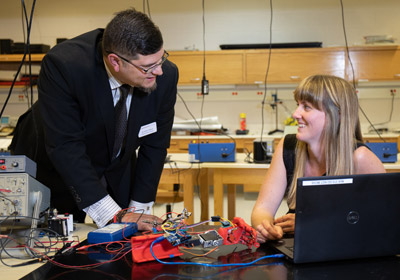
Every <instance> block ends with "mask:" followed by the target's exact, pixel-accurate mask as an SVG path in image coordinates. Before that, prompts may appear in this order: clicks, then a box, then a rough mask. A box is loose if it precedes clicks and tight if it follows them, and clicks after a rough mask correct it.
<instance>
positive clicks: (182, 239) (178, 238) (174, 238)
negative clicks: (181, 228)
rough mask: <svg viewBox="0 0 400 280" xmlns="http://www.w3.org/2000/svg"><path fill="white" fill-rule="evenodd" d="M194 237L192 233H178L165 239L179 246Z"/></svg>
mask: <svg viewBox="0 0 400 280" xmlns="http://www.w3.org/2000/svg"><path fill="white" fill-rule="evenodd" d="M191 238H192V237H191V236H190V235H185V236H179V235H176V234H173V235H168V236H167V237H166V238H165V239H167V240H168V242H169V243H171V245H172V246H177V245H180V244H183V243H185V242H187V241H189V240H190V239H191Z"/></svg>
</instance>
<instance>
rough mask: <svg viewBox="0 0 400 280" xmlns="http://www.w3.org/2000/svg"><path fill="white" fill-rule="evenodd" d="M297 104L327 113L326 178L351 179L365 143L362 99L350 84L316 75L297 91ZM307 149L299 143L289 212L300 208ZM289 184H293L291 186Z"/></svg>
mask: <svg viewBox="0 0 400 280" xmlns="http://www.w3.org/2000/svg"><path fill="white" fill-rule="evenodd" d="M294 98H295V100H296V101H306V102H309V103H310V104H311V105H312V106H314V107H315V108H316V109H318V110H321V111H324V112H325V116H326V117H325V128H324V131H323V134H322V142H323V143H322V144H321V146H322V147H323V152H324V153H325V164H326V175H328V176H330V175H347V174H352V173H353V172H354V162H353V152H354V150H355V149H356V145H357V141H362V135H361V128H360V121H359V118H358V98H357V95H356V93H355V90H354V88H353V87H352V85H351V84H350V83H349V82H347V81H346V80H344V79H342V78H339V77H335V76H330V75H314V76H310V77H307V78H306V79H304V80H303V81H302V82H301V83H300V84H299V86H298V87H297V88H296V90H295V91H294ZM307 145H308V144H306V143H305V142H302V141H297V146H296V151H295V154H296V155H295V168H294V173H293V179H292V182H291V183H290V187H289V191H288V204H289V208H291V209H295V207H296V188H297V178H299V177H303V176H304V166H305V162H306V161H307V158H308V155H307ZM288 183H289V182H288Z"/></svg>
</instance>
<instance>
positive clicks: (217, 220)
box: [211, 216, 221, 222]
mask: <svg viewBox="0 0 400 280" xmlns="http://www.w3.org/2000/svg"><path fill="white" fill-rule="evenodd" d="M219 221H221V217H220V216H211V222H219Z"/></svg>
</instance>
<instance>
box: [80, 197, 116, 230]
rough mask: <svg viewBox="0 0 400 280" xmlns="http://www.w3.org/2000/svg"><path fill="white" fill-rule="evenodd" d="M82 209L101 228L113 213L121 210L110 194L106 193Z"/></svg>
mask: <svg viewBox="0 0 400 280" xmlns="http://www.w3.org/2000/svg"><path fill="white" fill-rule="evenodd" d="M83 211H84V212H85V213H86V214H88V215H89V216H90V218H92V220H93V221H94V222H95V223H96V225H97V226H98V227H99V228H101V227H104V226H105V225H107V223H108V222H109V221H111V219H112V218H113V217H114V215H115V214H117V213H118V212H119V211H121V207H119V205H118V204H117V203H116V202H115V201H114V200H113V199H112V198H111V196H110V195H107V196H105V197H103V198H102V199H100V200H99V201H97V202H96V203H94V204H92V205H90V206H88V207H86V208H84V209H83Z"/></svg>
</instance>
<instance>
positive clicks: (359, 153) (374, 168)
mask: <svg viewBox="0 0 400 280" xmlns="http://www.w3.org/2000/svg"><path fill="white" fill-rule="evenodd" d="M354 166H355V173H356V174H368V173H386V170H385V167H384V166H383V164H382V162H381V160H380V159H379V158H378V157H377V156H376V155H375V154H374V153H373V152H372V151H371V150H369V149H368V148H367V147H364V146H361V147H359V148H357V149H356V150H355V151H354Z"/></svg>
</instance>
